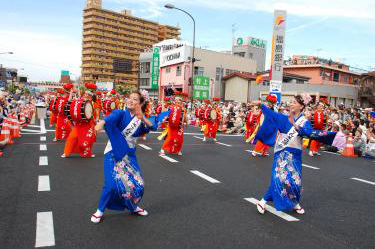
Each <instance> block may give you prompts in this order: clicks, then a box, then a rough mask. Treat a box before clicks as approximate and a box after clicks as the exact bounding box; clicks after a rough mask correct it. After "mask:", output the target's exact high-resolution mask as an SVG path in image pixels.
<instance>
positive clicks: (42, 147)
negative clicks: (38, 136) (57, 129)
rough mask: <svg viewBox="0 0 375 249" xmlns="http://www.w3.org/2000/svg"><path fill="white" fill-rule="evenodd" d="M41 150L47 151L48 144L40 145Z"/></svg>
mask: <svg viewBox="0 0 375 249" xmlns="http://www.w3.org/2000/svg"><path fill="white" fill-rule="evenodd" d="M39 150H47V145H46V144H41V145H39Z"/></svg>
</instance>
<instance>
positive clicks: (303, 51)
mask: <svg viewBox="0 0 375 249" xmlns="http://www.w3.org/2000/svg"><path fill="white" fill-rule="evenodd" d="M85 2H86V0H33V1H30V0H12V1H8V0H0V6H1V8H0V64H2V65H3V66H4V67H13V68H18V69H19V74H21V75H24V76H28V77H29V79H30V80H31V81H57V80H59V78H60V71H61V70H69V71H70V72H71V74H72V78H73V79H74V78H76V77H78V76H79V75H80V71H81V69H80V66H81V53H82V13H83V12H82V11H83V8H84V6H85ZM166 3H171V4H174V5H175V6H176V7H178V8H181V9H184V10H186V11H188V12H189V13H191V14H192V15H193V16H194V18H195V20H196V46H197V47H202V48H206V49H210V50H216V51H228V50H231V45H232V37H233V32H232V27H233V24H234V27H235V37H245V36H253V37H257V38H261V39H264V40H267V65H269V64H270V54H271V51H270V50H271V40H272V23H273V11H274V10H275V9H282V10H286V11H287V13H288V14H287V20H286V21H287V22H286V29H287V31H286V37H285V42H286V44H285V54H284V59H287V58H288V56H292V55H317V54H318V53H319V57H323V58H327V59H332V60H336V61H340V62H342V63H345V64H349V65H351V66H354V67H358V68H362V69H366V70H369V69H371V70H375V59H374V58H375V46H374V41H375V28H374V27H375V1H374V0H356V1H352V0H283V1H275V0H259V1H250V0H231V1H228V0H204V1H202V0H103V8H104V9H109V10H113V11H121V10H122V9H131V10H132V14H133V15H134V16H137V17H141V18H146V19H149V20H152V21H156V22H159V23H161V24H168V25H172V26H175V25H177V24H178V25H179V26H180V27H181V38H182V39H183V40H187V41H189V42H192V36H193V35H192V34H193V25H192V21H191V19H190V18H189V17H188V16H187V15H186V14H184V13H182V12H179V11H177V10H170V9H166V8H164V7H163V6H164V5H165V4H166ZM8 51H11V52H13V53H14V54H1V53H2V52H8ZM267 68H269V66H267Z"/></svg>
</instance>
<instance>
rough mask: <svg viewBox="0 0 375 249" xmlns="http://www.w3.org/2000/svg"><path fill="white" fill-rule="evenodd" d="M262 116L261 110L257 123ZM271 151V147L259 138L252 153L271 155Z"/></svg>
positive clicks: (254, 154) (255, 154)
mask: <svg viewBox="0 0 375 249" xmlns="http://www.w3.org/2000/svg"><path fill="white" fill-rule="evenodd" d="M261 116H262V112H260V113H259V115H258V117H257V124H259V122H260V117H261ZM269 151H270V147H269V146H267V145H265V144H264V143H262V142H261V141H259V140H258V141H257V143H256V145H255V148H254V150H253V152H252V154H253V156H269V155H270V153H269Z"/></svg>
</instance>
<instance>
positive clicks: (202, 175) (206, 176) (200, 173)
mask: <svg viewBox="0 0 375 249" xmlns="http://www.w3.org/2000/svg"><path fill="white" fill-rule="evenodd" d="M190 172H191V173H193V174H195V175H197V176H199V177H201V178H203V179H205V180H206V181H209V182H211V183H220V181H218V180H216V179H214V178H212V177H210V176H208V175H205V174H203V173H202V172H199V171H198V170H190Z"/></svg>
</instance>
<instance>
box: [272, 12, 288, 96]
mask: <svg viewBox="0 0 375 249" xmlns="http://www.w3.org/2000/svg"><path fill="white" fill-rule="evenodd" d="M285 27H286V11H285V10H275V12H274V23H273V36H272V56H271V75H270V76H271V82H270V94H271V95H276V96H277V102H278V103H280V102H281V87H282V82H283V63H284V47H285Z"/></svg>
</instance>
